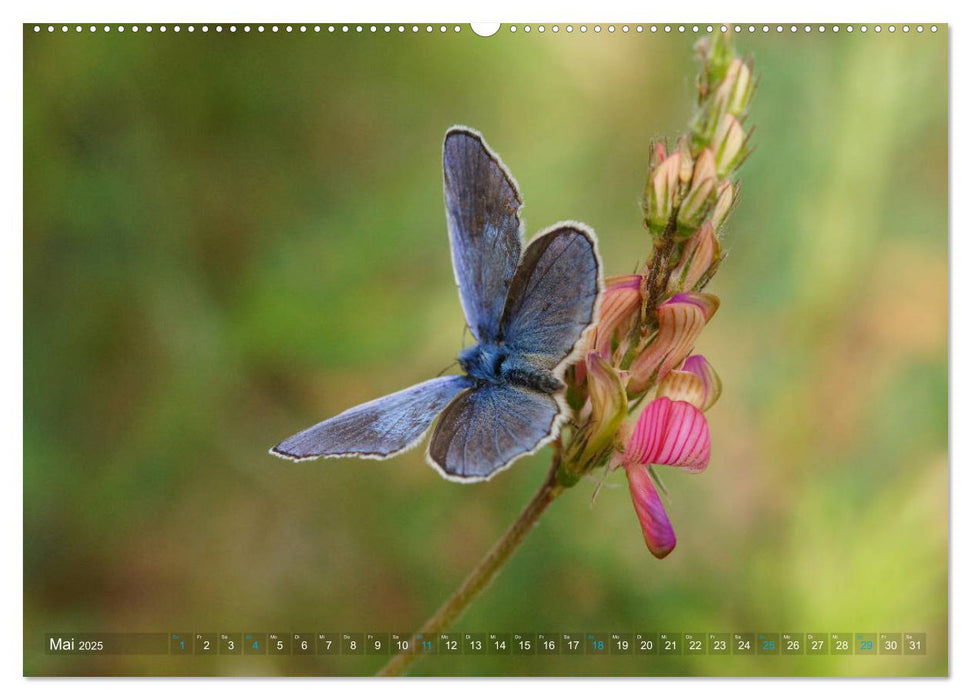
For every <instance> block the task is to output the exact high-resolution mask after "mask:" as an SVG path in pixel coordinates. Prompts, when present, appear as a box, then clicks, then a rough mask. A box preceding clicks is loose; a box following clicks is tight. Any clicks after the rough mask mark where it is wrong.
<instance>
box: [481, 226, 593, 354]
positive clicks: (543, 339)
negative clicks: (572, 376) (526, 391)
mask: <svg viewBox="0 0 971 700" xmlns="http://www.w3.org/2000/svg"><path fill="white" fill-rule="evenodd" d="M601 286H602V282H601V278H600V258H599V256H598V254H597V246H596V238H595V237H594V234H593V232H592V231H590V230H589V229H587V228H586V227H585V226H583V225H582V224H576V223H567V224H557V225H556V226H554V227H553V228H551V229H550V230H549V231H548V232H545V233H542V234H540V235H538V236H536V237H535V238H534V239H533V240H532V241H531V242H530V244H529V246H528V247H527V248H526V252H525V253H524V254H523V260H522V263H521V264H520V265H519V268H518V269H517V270H516V274H515V276H514V277H513V280H512V283H511V284H510V286H509V292H508V298H507V300H506V306H505V309H504V311H503V316H502V322H501V325H500V336H501V338H502V339H503V341H504V342H505V343H506V345H507V346H509V347H510V348H511V349H513V350H514V351H516V352H518V353H521V354H522V355H523V357H524V358H527V359H528V361H530V362H531V363H533V364H534V365H535V366H536V367H537V368H540V369H547V370H552V369H553V368H555V367H556V366H557V365H559V364H560V363H561V362H562V361H563V359H564V358H566V357H567V356H568V355H569V354H570V353H571V352H572V351H573V348H574V347H575V346H576V344H577V342H578V341H579V340H580V337H581V336H582V335H583V332H584V331H585V330H586V329H587V328H589V327H590V325H591V324H592V323H593V322H594V319H595V316H596V305H597V298H598V296H599V294H600V289H601Z"/></svg>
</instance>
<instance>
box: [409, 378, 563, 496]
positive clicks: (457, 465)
mask: <svg viewBox="0 0 971 700" xmlns="http://www.w3.org/2000/svg"><path fill="white" fill-rule="evenodd" d="M559 414H560V407H559V405H558V404H557V402H556V400H555V399H554V398H553V397H552V396H551V395H549V394H543V393H541V392H537V391H532V390H529V389H523V388H519V387H515V386H510V385H499V384H489V385H485V386H482V387H480V388H477V389H473V390H471V391H468V392H466V393H464V394H462V395H460V396H459V397H458V398H456V399H455V400H454V401H453V402H452V403H450V404H449V405H448V407H447V408H446V409H445V410H444V411H442V417H441V418H440V419H439V421H438V423H437V424H436V425H435V429H434V430H433V431H432V438H431V440H430V441H429V444H428V459H429V461H430V462H431V463H432V464H433V465H434V466H435V467H437V468H438V469H439V470H440V471H441V472H442V473H444V474H445V475H446V476H448V477H452V478H454V479H458V480H462V481H479V480H482V479H488V478H489V477H490V476H492V475H493V474H495V473H496V472H497V471H499V470H500V469H502V468H504V467H506V466H508V465H509V463H510V462H512V461H513V460H514V459H516V458H517V457H521V456H522V455H524V454H526V453H528V452H532V451H533V450H535V449H536V448H537V447H539V446H540V445H541V444H543V443H544V442H546V441H548V440H550V439H552V437H553V435H554V434H555V430H556V421H557V418H558V416H559Z"/></svg>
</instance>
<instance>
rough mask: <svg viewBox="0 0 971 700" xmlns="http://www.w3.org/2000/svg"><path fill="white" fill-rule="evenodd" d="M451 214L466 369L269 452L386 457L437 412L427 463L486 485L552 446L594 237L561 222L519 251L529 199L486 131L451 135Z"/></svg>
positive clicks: (589, 280)
mask: <svg viewBox="0 0 971 700" xmlns="http://www.w3.org/2000/svg"><path fill="white" fill-rule="evenodd" d="M443 151H444V153H443V161H444V170H445V214H446V217H447V219H448V233H449V241H450V243H451V246H452V265H453V267H454V270H455V281H456V282H457V284H458V289H459V297H460V299H461V301H462V309H463V310H464V311H465V318H466V320H467V321H468V325H469V329H470V330H471V332H472V335H473V336H474V337H475V340H476V344H475V345H472V346H470V347H468V348H466V349H464V350H463V351H462V352H461V353H460V354H459V357H458V360H459V365H460V366H461V367H462V369H463V371H464V372H465V374H463V375H461V376H459V375H450V376H443V377H438V378H436V379H431V380H429V381H427V382H423V383H421V384H416V385H415V386H413V387H411V388H408V389H405V390H404V391H399V392H398V393H396V394H391V395H389V396H385V397H383V398H380V399H376V400H374V401H371V402H369V403H365V404H362V405H360V406H357V407H355V408H352V409H349V410H347V411H345V412H344V413H341V414H340V415H338V416H335V417H334V418H330V419H328V420H325V421H324V422H323V423H318V424H317V425H315V426H314V427H312V428H308V429H307V430H304V431H303V432H301V433H297V434H296V435H294V436H293V437H290V438H287V439H286V440H284V441H283V442H281V443H280V444H279V445H277V446H276V447H274V448H273V449H272V450H271V451H270V452H271V453H272V454H275V455H277V456H280V457H286V458H288V459H293V460H304V459H315V458H317V457H349V456H354V457H368V458H372V459H386V458H388V457H392V456H394V455H397V454H401V453H402V452H404V451H406V450H408V449H411V448H412V447H414V446H415V445H416V444H417V443H418V442H419V441H420V440H421V438H422V437H423V436H424V435H425V433H426V432H427V431H428V428H429V426H431V424H432V422H433V421H434V420H435V417H436V416H440V417H439V420H438V423H437V424H436V426H435V429H434V430H433V431H432V437H431V440H430V441H429V444H428V451H427V455H426V457H427V460H428V462H429V463H430V464H431V465H432V466H433V467H435V468H436V469H437V470H438V471H439V472H440V473H441V474H442V476H444V477H445V478H447V479H453V480H457V481H481V480H483V479H489V478H491V477H492V476H493V475H495V474H496V473H498V472H499V471H501V470H503V469H505V468H506V467H508V466H509V465H510V464H511V463H512V462H513V461H515V460H516V459H518V458H519V457H522V456H523V455H526V454H531V453H533V452H535V451H536V450H537V449H539V448H540V447H542V446H543V445H544V444H546V443H547V442H549V441H550V440H552V439H554V438H555V437H556V435H557V432H558V430H559V425H560V421H561V420H562V419H563V418H564V416H565V415H566V412H567V407H566V404H565V401H564V399H563V393H564V384H563V372H564V371H565V369H566V367H567V366H569V364H571V362H572V361H573V360H574V359H575V352H576V351H579V345H580V341H581V338H582V337H583V335H584V332H585V331H586V330H587V329H589V328H590V327H591V326H592V325H593V324H594V321H595V318H596V314H597V303H598V299H599V296H600V291H601V289H602V288H603V280H602V276H601V265H600V257H599V255H598V254H597V239H596V236H595V235H594V233H593V231H592V230H590V229H589V228H587V227H586V226H584V225H583V224H578V223H573V222H566V223H560V224H557V225H555V226H553V227H552V228H550V229H547V230H546V231H544V232H542V233H540V234H539V235H537V236H536V237H535V238H534V239H533V240H532V242H530V244H529V245H528V246H527V247H526V250H525V252H524V253H522V254H521V247H522V243H521V239H522V231H521V229H522V223H521V222H520V218H519V211H520V209H522V206H523V200H522V197H520V194H519V188H518V186H517V185H516V181H515V180H513V177H512V175H510V174H509V171H508V170H507V169H506V167H505V166H504V165H503V163H502V161H501V160H499V156H497V155H496V154H495V153H494V152H493V151H492V150H491V149H490V148H489V146H487V145H486V143H485V141H484V140H483V138H482V136H481V135H480V134H479V133H478V132H476V131H474V130H472V129H469V128H467V127H463V126H455V127H452V128H451V129H449V130H448V131H447V132H446V134H445V143H444V148H443Z"/></svg>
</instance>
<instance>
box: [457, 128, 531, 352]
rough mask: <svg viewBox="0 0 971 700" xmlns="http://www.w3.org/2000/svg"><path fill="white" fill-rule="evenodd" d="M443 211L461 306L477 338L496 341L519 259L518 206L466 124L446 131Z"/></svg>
mask: <svg viewBox="0 0 971 700" xmlns="http://www.w3.org/2000/svg"><path fill="white" fill-rule="evenodd" d="M442 161H443V166H444V178H445V214H446V217H447V220H448V234H449V241H450V243H451V246H452V265H453V267H454V270H455V280H456V282H457V283H458V287H459V297H460V298H461V300H462V309H463V310H464V311H465V318H466V320H467V321H468V324H469V328H470V329H471V330H472V334H473V335H474V336H475V338H476V340H478V341H479V342H488V341H491V340H495V338H496V336H497V333H498V330H499V318H500V316H501V315H502V308H503V303H504V302H505V299H506V290H507V289H508V288H509V282H510V280H511V279H512V277H513V274H514V273H515V271H516V265H517V264H518V263H519V255H520V250H521V241H520V231H519V209H520V208H521V207H522V205H523V201H522V198H521V197H520V196H519V190H518V189H517V187H516V183H515V182H514V181H513V179H512V176H510V175H509V173H508V171H507V170H506V169H505V166H503V164H502V162H501V161H500V160H499V157H498V156H497V155H496V154H495V153H493V152H492V151H491V150H490V149H489V147H488V146H486V144H485V142H484V141H483V140H482V136H480V135H479V134H478V133H476V132H475V131H473V130H471V129H467V128H465V127H452V128H451V129H449V130H448V133H446V135H445V144H444V147H443V156H442Z"/></svg>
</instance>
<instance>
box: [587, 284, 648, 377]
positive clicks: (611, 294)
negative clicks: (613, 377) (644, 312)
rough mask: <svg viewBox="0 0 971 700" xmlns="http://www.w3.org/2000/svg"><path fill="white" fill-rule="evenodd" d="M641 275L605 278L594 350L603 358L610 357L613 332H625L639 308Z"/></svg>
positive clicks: (634, 318)
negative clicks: (605, 283)
mask: <svg viewBox="0 0 971 700" xmlns="http://www.w3.org/2000/svg"><path fill="white" fill-rule="evenodd" d="M642 280H643V276H642V275H621V276H618V277H613V278H610V279H608V280H607V289H606V290H605V291H604V293H603V296H602V297H601V302H600V320H599V321H598V322H597V330H596V339H595V340H594V351H595V352H597V353H598V354H599V355H600V356H601V357H603V358H609V357H610V346H611V342H612V340H613V336H614V333H615V332H617V331H621V333H626V332H628V331H629V330H630V328H631V323H632V322H634V321H635V320H636V319H637V317H638V314H639V313H640V308H641V282H642Z"/></svg>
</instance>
